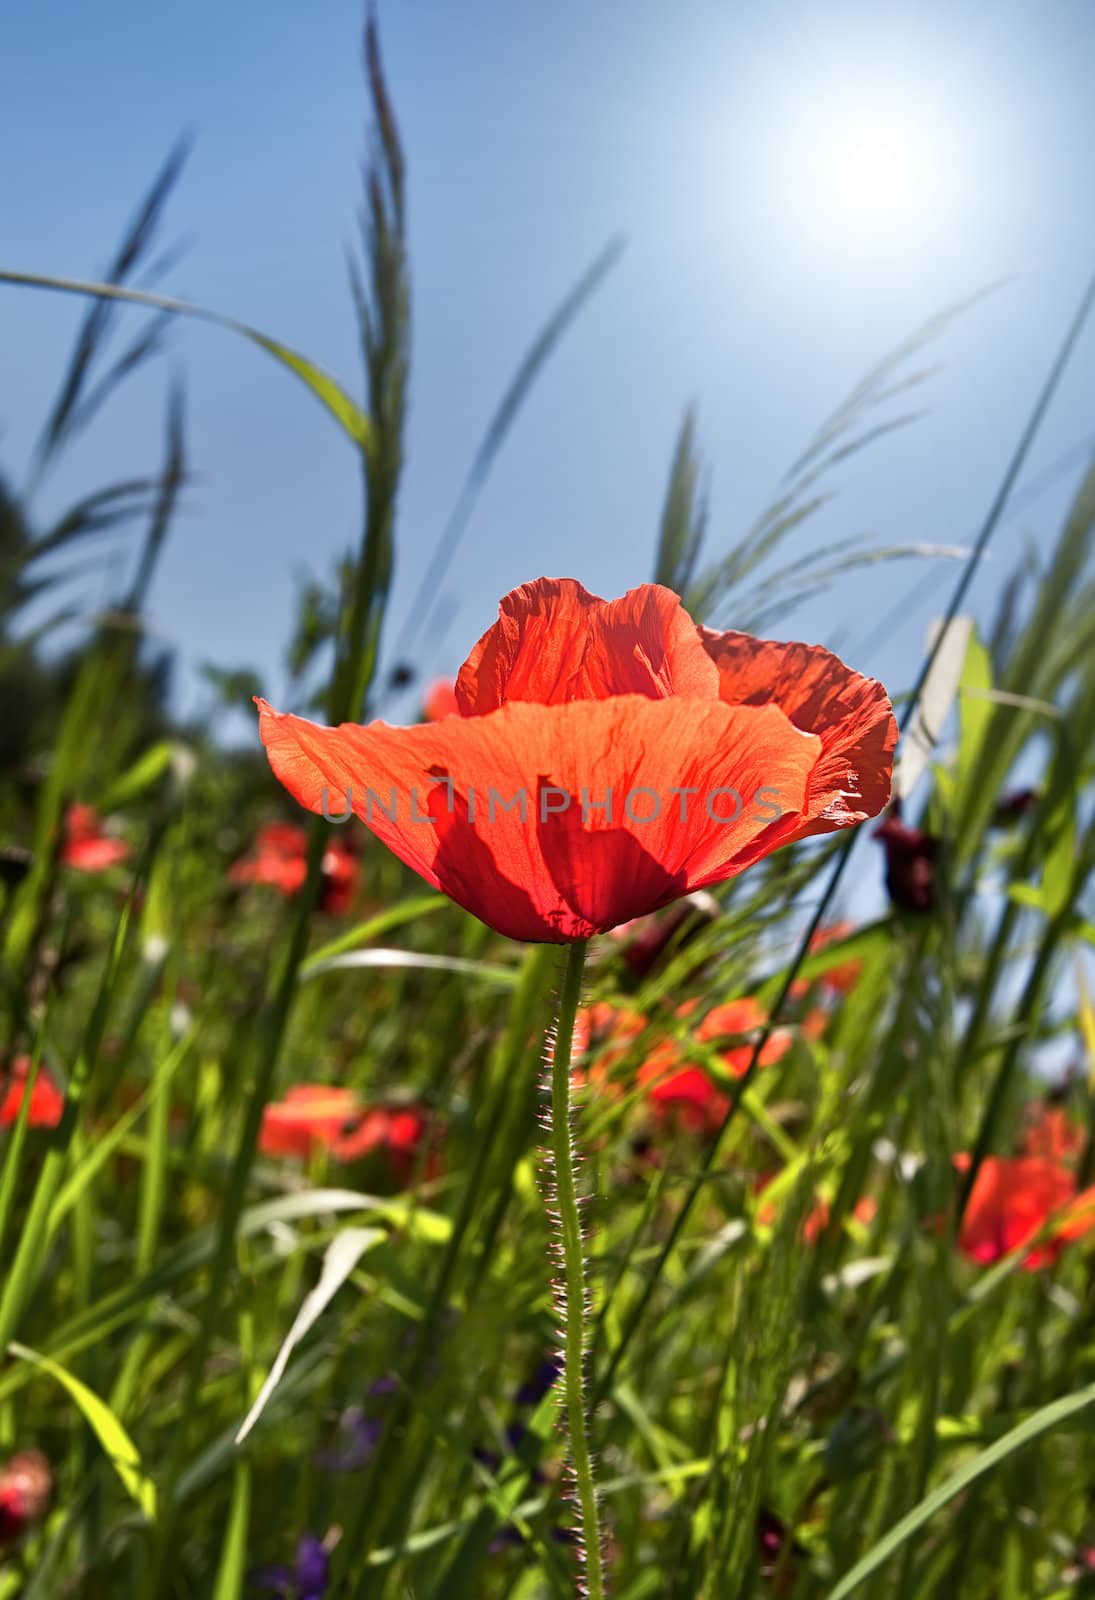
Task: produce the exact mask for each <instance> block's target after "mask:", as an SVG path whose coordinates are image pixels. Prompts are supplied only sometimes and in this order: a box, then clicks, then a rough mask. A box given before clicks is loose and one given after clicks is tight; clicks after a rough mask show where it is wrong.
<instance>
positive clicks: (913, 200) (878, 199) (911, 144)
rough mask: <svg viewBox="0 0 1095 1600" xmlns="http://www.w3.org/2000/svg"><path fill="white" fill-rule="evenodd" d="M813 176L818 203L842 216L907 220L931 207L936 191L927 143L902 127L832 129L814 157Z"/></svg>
mask: <svg viewBox="0 0 1095 1600" xmlns="http://www.w3.org/2000/svg"><path fill="white" fill-rule="evenodd" d="M816 173H817V181H818V186H819V189H820V191H821V193H820V195H819V199H820V200H821V201H822V203H823V204H824V203H825V202H826V201H828V203H829V204H830V205H831V206H832V207H833V209H834V211H839V212H840V213H842V214H843V215H844V216H845V217H849V216H860V215H861V214H862V213H864V212H866V213H869V214H872V215H875V216H877V215H879V214H880V213H881V214H883V215H885V216H888V217H890V218H895V217H901V216H906V217H907V216H908V215H909V214H910V213H918V212H921V211H922V210H923V209H924V208H925V207H926V206H927V205H929V204H930V201H931V196H932V192H933V189H934V188H935V186H936V183H935V180H936V174H935V173H934V171H933V160H932V151H931V145H930V141H929V140H927V139H925V138H924V137H923V135H922V134H921V133H919V132H918V131H917V130H915V129H910V128H903V127H893V126H890V127H886V126H874V127H859V128H846V129H837V130H835V131H834V133H833V134H832V136H831V137H830V138H829V139H828V140H823V141H822V143H821V146H820V149H819V150H818V152H817V164H816Z"/></svg>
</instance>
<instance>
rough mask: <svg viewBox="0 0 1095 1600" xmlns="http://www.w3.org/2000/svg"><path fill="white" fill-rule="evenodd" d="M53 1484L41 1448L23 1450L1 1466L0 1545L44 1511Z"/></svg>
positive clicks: (34, 1520) (20, 1532)
mask: <svg viewBox="0 0 1095 1600" xmlns="http://www.w3.org/2000/svg"><path fill="white" fill-rule="evenodd" d="M52 1487H53V1476H52V1474H51V1472H50V1469H49V1462H48V1461H47V1460H46V1458H45V1456H44V1455H43V1454H42V1452H41V1451H40V1450H20V1451H18V1452H17V1454H15V1455H13V1456H12V1457H11V1459H10V1460H9V1461H8V1462H7V1463H6V1464H5V1465H4V1467H3V1468H2V1469H0V1545H2V1544H11V1543H12V1542H13V1541H14V1540H16V1539H18V1538H19V1536H20V1535H21V1534H22V1533H24V1532H25V1531H26V1529H27V1527H28V1525H29V1524H30V1523H32V1522H37V1521H38V1520H39V1519H40V1518H41V1517H43V1516H44V1515H45V1511H46V1507H47V1506H48V1505H49V1497H50V1493H51V1490H52Z"/></svg>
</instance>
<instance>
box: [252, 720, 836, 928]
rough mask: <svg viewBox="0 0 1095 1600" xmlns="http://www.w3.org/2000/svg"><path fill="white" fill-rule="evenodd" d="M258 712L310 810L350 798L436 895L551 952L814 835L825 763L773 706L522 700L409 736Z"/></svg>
mask: <svg viewBox="0 0 1095 1600" xmlns="http://www.w3.org/2000/svg"><path fill="white" fill-rule="evenodd" d="M258 705H259V711H260V731H261V734H262V739H263V742H264V744H265V746H266V751H267V755H268V756H269V759H270V764H271V766H272V767H273V770H274V773H275V774H276V776H277V777H278V778H279V779H280V781H281V782H282V783H283V784H284V785H285V787H286V788H287V789H288V790H289V791H290V793H292V794H293V795H294V796H295V797H296V799H297V800H298V801H300V803H301V804H302V805H304V806H306V807H307V808H308V809H309V810H312V811H321V810H322V809H323V808H324V804H325V802H326V804H327V805H328V807H334V808H336V809H341V806H342V803H343V801H344V799H348V801H349V804H350V806H351V808H352V809H353V811H354V812H355V813H356V815H357V816H358V817H360V818H361V820H362V821H363V822H365V824H366V826H367V827H368V828H369V829H370V830H371V831H372V832H373V833H375V834H376V835H377V837H378V838H380V839H382V840H383V841H384V843H385V844H387V845H388V846H389V848H390V849H392V850H393V851H394V852H395V854H396V855H397V856H399V858H400V859H401V860H402V861H404V862H405V863H406V864H407V865H408V866H410V867H412V868H413V869H414V871H416V872H418V873H419V874H420V875H421V876H422V877H423V878H425V879H426V881H427V882H428V883H430V884H432V885H433V887H435V888H438V889H441V890H443V892H444V893H445V894H447V895H449V896H450V898H451V899H453V900H455V901H457V903H458V904H460V905H462V906H464V907H465V908H466V909H467V910H468V911H471V912H472V913H473V914H474V915H476V916H478V917H480V918H481V920H482V921H484V922H486V923H487V924H488V925H489V926H490V927H493V928H495V929H497V930H498V931H499V932H501V933H505V934H508V935H509V936H510V937H512V938H517V939H530V940H537V941H546V942H551V943H562V942H565V941H566V940H569V939H580V938H587V937H588V936H589V935H590V934H593V933H597V932H604V931H605V930H607V929H608V928H611V927H615V926H616V925H617V923H620V922H625V921H627V920H628V918H630V917H634V916H639V915H642V914H644V913H646V912H649V911H653V910H657V909H658V907H660V906H663V905H666V904H667V903H668V902H669V901H670V900H674V899H677V898H678V897H679V896H680V895H683V894H687V893H689V892H690V891H691V890H693V889H695V888H700V887H704V886H706V885H708V884H711V883H716V882H720V881H721V880H723V879H725V878H728V877H732V876H733V875H734V874H735V873H737V872H739V871H741V870H742V867H743V866H745V865H748V864H749V862H750V861H752V860H754V859H756V857H757V854H758V853H761V854H763V853H765V852H766V849H768V848H773V847H774V843H778V842H781V837H782V836H780V837H777V833H776V831H775V830H780V829H782V830H783V831H784V832H787V831H788V830H791V829H793V828H794V827H795V826H797V825H800V824H801V823H802V821H803V807H804V805H805V802H806V795H807V790H808V786H809V782H810V774H811V772H812V771H813V769H814V766H815V763H816V761H817V758H818V756H819V754H820V750H821V741H820V740H819V739H818V738H817V737H816V736H815V735H812V734H808V733H803V732H801V731H800V730H798V729H796V728H795V727H793V726H792V724H791V723H790V722H789V721H788V719H787V717H786V716H785V715H784V714H783V712H782V711H781V710H780V709H779V707H778V706H774V705H767V706H731V705H726V704H723V703H722V702H721V701H719V700H709V701H703V700H694V699H680V698H673V699H669V700H653V699H649V698H646V697H644V696H641V695H635V694H631V695H616V696H614V697H613V698H611V699H608V700H595V701H588V700H586V701H570V702H568V703H566V704H562V705H551V706H545V705H530V704H527V703H523V702H520V701H517V702H512V701H511V702H507V704H506V705H504V706H502V707H501V708H500V709H499V710H497V711H492V712H489V713H487V714H485V715H482V716H471V717H467V716H465V717H448V718H446V719H445V720H444V721H443V722H439V723H432V724H431V723H425V724H420V725H418V726H417V727H413V728H394V727H391V726H389V725H388V724H387V723H383V722H373V723H370V724H368V725H367V726H365V727H358V726H356V725H353V724H345V723H344V724H343V725H342V726H340V727H338V728H324V727H320V726H319V725H317V724H316V723H313V722H307V721H305V720H304V719H303V718H300V717H294V716H290V715H286V714H282V713H279V712H276V711H274V710H273V709H272V708H271V707H270V706H269V705H267V704H266V702H265V701H261V700H260V701H259V702H258ZM762 789H764V790H768V791H769V792H770V793H771V794H773V795H775V796H776V801H775V802H774V803H773V804H774V805H776V804H778V806H779V807H780V808H782V811H783V813H784V815H783V816H782V817H780V818H779V820H778V821H777V822H775V823H772V821H771V820H770V818H771V814H772V813H771V810H768V811H767V812H765V811H762V810H761V809H760V807H759V806H758V804H757V803H756V802H755V797H756V796H757V794H758V792H759V791H760V790H762ZM609 791H611V814H610V813H609V811H608V810H607V809H606V808H605V807H604V804H603V802H605V801H606V799H608V792H609ZM522 797H523V799H522ZM507 805H508V806H509V809H506V806H507Z"/></svg>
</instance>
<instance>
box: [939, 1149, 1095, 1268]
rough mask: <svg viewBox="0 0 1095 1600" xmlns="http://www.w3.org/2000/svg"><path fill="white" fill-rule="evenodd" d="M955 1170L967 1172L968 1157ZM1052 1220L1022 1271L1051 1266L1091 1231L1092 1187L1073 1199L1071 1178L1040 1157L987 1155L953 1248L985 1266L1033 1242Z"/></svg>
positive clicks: (1094, 1197)
mask: <svg viewBox="0 0 1095 1600" xmlns="http://www.w3.org/2000/svg"><path fill="white" fill-rule="evenodd" d="M955 1165H956V1166H957V1167H958V1169H959V1171H963V1170H968V1168H969V1157H968V1156H958V1157H956V1158H955ZM1051 1218H1053V1219H1054V1223H1053V1227H1052V1230H1051V1232H1050V1234H1049V1236H1048V1237H1047V1238H1046V1239H1044V1240H1043V1241H1042V1242H1041V1243H1040V1244H1039V1245H1037V1246H1036V1247H1035V1248H1034V1249H1033V1250H1031V1251H1030V1252H1029V1253H1028V1254H1027V1255H1026V1256H1025V1257H1024V1259H1023V1263H1022V1265H1023V1269H1024V1271H1026V1272H1033V1271H1035V1270H1036V1269H1037V1268H1038V1267H1043V1266H1046V1265H1048V1264H1050V1263H1051V1262H1053V1261H1055V1260H1056V1259H1057V1256H1058V1255H1059V1254H1060V1252H1061V1249H1062V1247H1063V1246H1064V1245H1065V1244H1066V1243H1067V1241H1068V1240H1070V1239H1079V1238H1081V1237H1082V1236H1083V1235H1084V1234H1085V1233H1087V1232H1088V1231H1089V1230H1090V1229H1091V1228H1092V1227H1095V1188H1092V1189H1085V1190H1084V1192H1083V1193H1082V1194H1077V1192H1076V1179H1075V1176H1074V1175H1073V1173H1071V1172H1070V1171H1069V1170H1068V1168H1067V1167H1062V1166H1061V1165H1060V1164H1059V1163H1058V1162H1056V1161H1047V1160H1045V1159H1044V1158H1043V1157H1040V1156H1017V1157H1015V1158H1014V1159H1011V1160H1008V1159H1005V1158H1004V1157H1000V1156H986V1157H985V1159H984V1160H983V1161H982V1162H981V1165H980V1166H979V1167H978V1169H977V1177H976V1178H975V1179H974V1184H973V1190H972V1192H971V1194H970V1197H969V1200H968V1201H967V1203H966V1210H965V1214H964V1216H963V1218H962V1227H961V1231H960V1233H959V1237H958V1247H959V1249H960V1250H961V1251H962V1253H963V1255H966V1256H968V1257H969V1258H970V1260H971V1261H977V1262H979V1263H981V1264H982V1265H987V1264H988V1263H989V1262H992V1261H998V1260H999V1259H1000V1257H1001V1256H1006V1255H1008V1254H1009V1253H1010V1251H1012V1250H1017V1249H1018V1248H1019V1247H1020V1246H1021V1245H1023V1244H1024V1243H1025V1242H1026V1241H1027V1240H1028V1239H1033V1237H1034V1236H1035V1234H1036V1233H1038V1232H1039V1231H1040V1230H1041V1229H1042V1228H1043V1227H1044V1226H1045V1224H1046V1223H1048V1222H1049V1221H1050V1219H1051Z"/></svg>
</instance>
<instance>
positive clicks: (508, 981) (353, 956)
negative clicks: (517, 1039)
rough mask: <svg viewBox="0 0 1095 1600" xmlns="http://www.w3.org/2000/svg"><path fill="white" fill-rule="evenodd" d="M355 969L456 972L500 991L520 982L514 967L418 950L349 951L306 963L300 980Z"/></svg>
mask: <svg viewBox="0 0 1095 1600" xmlns="http://www.w3.org/2000/svg"><path fill="white" fill-rule="evenodd" d="M355 967H386V968H388V967H391V968H402V967H417V968H421V969H422V970H423V971H427V972H458V973H460V974H461V975H462V976H463V977H466V978H479V979H480V980H481V981H482V982H483V983H497V984H500V985H501V987H502V988H503V989H515V988H516V987H517V983H518V980H519V979H520V975H521V974H520V969H519V968H518V967H503V966H500V965H499V964H497V963H492V962H489V961H471V960H469V959H468V958H467V957H466V956H436V955H430V954H429V953H425V952H422V951H419V950H388V949H375V948H374V949H372V950H351V951H350V952H349V953H348V954H347V955H344V956H331V957H330V958H329V959H328V960H326V961H319V962H312V961H310V962H309V963H308V965H307V968H304V967H302V968H301V972H300V979H301V982H302V983H303V982H304V981H305V980H306V979H309V978H320V977H322V976H323V975H324V973H327V972H345V971H349V970H352V969H353V968H355Z"/></svg>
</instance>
